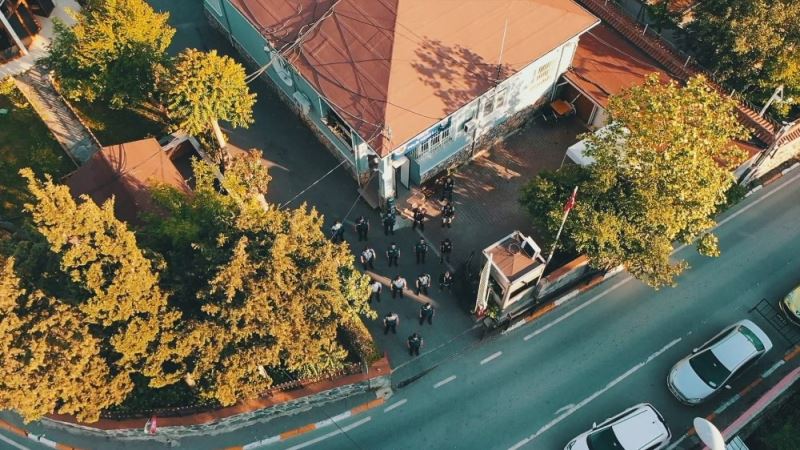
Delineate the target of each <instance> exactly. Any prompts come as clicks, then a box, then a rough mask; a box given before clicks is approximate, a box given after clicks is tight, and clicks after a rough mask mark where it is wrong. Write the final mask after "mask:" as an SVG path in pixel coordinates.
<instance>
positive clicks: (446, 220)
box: [442, 202, 456, 228]
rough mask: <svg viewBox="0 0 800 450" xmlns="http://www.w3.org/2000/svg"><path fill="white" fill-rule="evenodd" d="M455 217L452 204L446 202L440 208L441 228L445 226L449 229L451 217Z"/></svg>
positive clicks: (451, 221)
mask: <svg viewBox="0 0 800 450" xmlns="http://www.w3.org/2000/svg"><path fill="white" fill-rule="evenodd" d="M455 215H456V209H455V208H454V207H453V204H452V203H450V202H447V204H445V205H444V208H442V228H444V227H445V226H446V227H447V228H450V227H452V226H453V217H455Z"/></svg>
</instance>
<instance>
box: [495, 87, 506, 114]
mask: <svg viewBox="0 0 800 450" xmlns="http://www.w3.org/2000/svg"><path fill="white" fill-rule="evenodd" d="M503 106H506V89H505V88H503V89H500V90H498V91H497V92H496V93H495V94H494V107H495V109H500V108H502V107H503Z"/></svg>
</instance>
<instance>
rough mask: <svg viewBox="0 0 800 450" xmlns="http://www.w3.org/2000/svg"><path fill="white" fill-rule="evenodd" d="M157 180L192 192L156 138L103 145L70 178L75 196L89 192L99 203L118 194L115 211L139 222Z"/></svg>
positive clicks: (118, 216)
mask: <svg viewBox="0 0 800 450" xmlns="http://www.w3.org/2000/svg"><path fill="white" fill-rule="evenodd" d="M154 183H161V184H168V185H170V186H173V187H175V188H177V189H178V190H180V191H182V192H184V193H187V194H188V193H190V192H191V190H190V189H189V186H188V185H187V184H186V182H185V181H184V180H183V176H182V175H181V174H180V172H178V169H177V168H175V165H174V164H172V161H170V159H169V157H168V156H167V154H166V152H164V151H163V150H162V149H161V146H160V145H159V144H158V141H156V140H155V139H153V138H148V139H142V140H140V141H134V142H128V143H125V144H118V145H111V146H108V147H103V148H102V149H101V150H100V151H99V152H97V153H95V154H94V155H93V156H92V158H91V159H89V161H87V162H86V164H84V165H83V166H81V167H80V168H79V169H78V170H76V171H75V172H73V173H72V175H70V177H69V178H67V180H66V185H67V186H69V189H70V192H71V193H72V195H73V196H75V197H78V196H79V195H83V194H86V195H88V196H89V197H91V198H92V200H94V201H95V203H97V204H98V205H100V204H102V203H103V202H104V201H106V200H108V199H109V198H111V197H112V196H114V198H115V201H114V213H115V215H116V216H117V218H118V219H120V220H124V221H127V222H136V220H137V214H138V212H139V211H142V210H144V209H147V208H148V207H149V206H150V202H151V198H150V192H149V187H150V186H152V185H153V184H154Z"/></svg>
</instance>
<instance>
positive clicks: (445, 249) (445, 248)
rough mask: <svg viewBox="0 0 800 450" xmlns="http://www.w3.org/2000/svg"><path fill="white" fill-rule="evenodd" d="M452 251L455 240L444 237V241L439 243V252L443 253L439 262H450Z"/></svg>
mask: <svg viewBox="0 0 800 450" xmlns="http://www.w3.org/2000/svg"><path fill="white" fill-rule="evenodd" d="M452 252H453V242H452V241H451V240H450V238H444V240H443V241H442V243H441V244H439V253H440V254H441V255H442V256H441V258H439V262H440V263H443V262H445V260H447V262H450V253H452Z"/></svg>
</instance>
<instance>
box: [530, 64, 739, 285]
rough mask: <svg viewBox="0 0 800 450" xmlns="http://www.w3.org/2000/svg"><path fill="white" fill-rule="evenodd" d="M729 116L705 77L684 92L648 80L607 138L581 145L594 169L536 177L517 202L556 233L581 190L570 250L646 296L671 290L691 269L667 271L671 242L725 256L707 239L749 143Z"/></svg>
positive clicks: (625, 96)
mask: <svg viewBox="0 0 800 450" xmlns="http://www.w3.org/2000/svg"><path fill="white" fill-rule="evenodd" d="M733 107H734V104H733V103H732V101H731V100H729V99H727V98H724V97H721V96H720V95H719V94H718V93H717V92H716V91H714V90H713V89H711V88H710V87H709V86H708V85H707V83H706V82H705V80H704V79H703V78H702V77H697V78H693V79H691V80H690V81H689V82H688V84H687V85H686V86H685V87H680V86H677V85H676V84H675V83H669V84H662V83H661V82H660V81H659V79H658V77H656V76H651V77H648V79H647V80H646V81H645V83H644V84H643V85H640V86H636V87H633V88H630V89H629V90H627V91H625V92H624V93H622V94H620V95H618V96H615V97H612V98H611V100H610V101H609V106H608V111H609V113H610V116H611V123H610V125H609V126H608V127H607V128H606V130H605V132H603V133H595V134H588V135H585V136H583V137H584V138H585V139H586V141H587V154H588V155H590V156H592V157H593V158H594V159H595V162H594V164H592V165H590V166H589V167H587V168H582V167H576V166H567V167H565V168H564V169H561V170H559V171H557V172H554V173H553V172H550V173H544V174H542V175H540V176H537V177H536V178H535V179H534V180H533V181H532V182H531V183H529V184H528V185H527V186H526V187H525V188H524V189H523V192H522V197H521V201H522V203H523V205H525V206H526V207H527V209H528V210H529V212H530V213H531V214H532V216H533V218H534V220H535V221H537V222H538V223H540V224H541V225H543V226H544V227H545V228H547V229H549V230H551V231H554V230H555V229H557V228H558V225H559V223H560V219H561V211H562V209H561V208H562V205H563V204H564V200H565V199H566V198H567V197H568V196H569V193H570V192H571V191H572V188H573V187H574V186H579V195H578V202H577V206H576V207H575V209H574V210H573V211H572V213H571V215H570V217H569V220H568V221H567V226H566V228H565V229H566V239H565V242H566V245H567V246H568V247H570V248H572V249H574V250H576V251H577V252H580V253H585V254H586V255H588V256H589V258H590V259H591V264H592V265H593V266H595V267H600V268H611V267H614V266H616V265H619V264H624V265H625V268H626V269H627V270H628V271H629V272H630V273H631V274H632V275H634V276H635V277H637V278H638V279H640V280H642V281H644V282H645V283H647V284H649V285H650V286H653V287H659V286H663V285H669V284H672V283H674V279H675V277H676V276H677V275H678V274H680V273H681V271H682V270H684V268H685V267H686V263H685V262H684V261H676V262H674V261H670V253H671V252H672V243H673V242H674V241H676V240H680V241H684V242H687V243H690V242H693V241H694V240H695V239H697V238H699V241H698V250H699V251H700V252H701V253H703V254H705V255H709V256H715V255H717V254H718V253H719V249H718V248H717V240H716V238H715V237H714V236H713V235H712V234H710V233H709V231H710V229H711V228H712V227H713V226H714V219H713V215H714V213H715V211H716V210H717V208H718V207H719V205H721V204H722V203H724V202H725V192H726V191H727V189H728V188H729V187H730V186H731V185H732V184H733V182H734V179H733V175H732V173H731V170H732V169H733V168H735V167H736V166H737V165H738V164H739V163H740V162H741V161H742V159H743V154H742V152H741V151H740V150H739V149H738V147H737V146H736V144H735V143H734V142H733V140H734V139H737V138H744V137H745V136H746V134H747V133H746V132H745V130H744V129H743V128H742V126H741V125H740V124H739V123H738V121H737V119H736V116H735V113H734V110H733Z"/></svg>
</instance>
